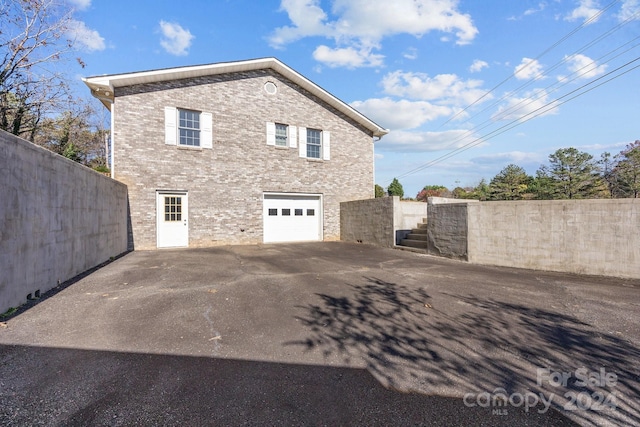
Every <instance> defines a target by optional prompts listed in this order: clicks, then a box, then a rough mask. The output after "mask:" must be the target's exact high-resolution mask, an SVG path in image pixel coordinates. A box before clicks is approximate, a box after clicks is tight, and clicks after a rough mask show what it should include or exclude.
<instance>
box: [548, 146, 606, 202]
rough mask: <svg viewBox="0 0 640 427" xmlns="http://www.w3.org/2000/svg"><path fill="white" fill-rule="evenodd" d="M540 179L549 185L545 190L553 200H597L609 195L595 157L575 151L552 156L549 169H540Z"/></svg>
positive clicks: (562, 150) (562, 149)
mask: <svg viewBox="0 0 640 427" xmlns="http://www.w3.org/2000/svg"><path fill="white" fill-rule="evenodd" d="M537 175H538V179H539V180H540V182H542V183H545V184H548V185H549V186H548V189H546V190H548V191H550V195H551V198H554V199H587V198H598V197H603V196H606V194H607V190H606V186H605V185H604V181H603V180H602V177H601V176H600V171H599V168H598V165H597V163H596V161H595V160H594V159H593V156H592V155H591V154H589V153H585V152H582V151H578V150H577V149H575V148H573V147H571V148H561V149H559V150H557V151H556V152H555V153H553V154H550V155H549V166H541V167H540V169H539V170H538V173H537Z"/></svg>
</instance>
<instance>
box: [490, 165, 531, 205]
mask: <svg viewBox="0 0 640 427" xmlns="http://www.w3.org/2000/svg"><path fill="white" fill-rule="evenodd" d="M531 180H532V178H531V177H530V176H529V175H527V172H526V171H525V170H524V169H523V168H521V167H520V166H516V165H514V164H510V165H508V166H507V167H505V168H504V169H502V170H501V171H500V172H499V173H498V174H497V175H496V176H495V177H493V179H492V180H491V183H490V184H489V190H490V197H491V199H492V200H520V199H522V198H523V196H524V194H525V193H527V192H528V189H529V184H530V182H531Z"/></svg>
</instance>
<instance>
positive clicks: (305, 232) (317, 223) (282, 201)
mask: <svg viewBox="0 0 640 427" xmlns="http://www.w3.org/2000/svg"><path fill="white" fill-rule="evenodd" d="M320 206H321V205H320V196H306V195H305V196H294V195H266V194H265V196H264V209H263V211H264V212H263V216H264V242H265V243H272V242H305V241H318V240H321V239H322V233H321V227H322V216H321V211H320Z"/></svg>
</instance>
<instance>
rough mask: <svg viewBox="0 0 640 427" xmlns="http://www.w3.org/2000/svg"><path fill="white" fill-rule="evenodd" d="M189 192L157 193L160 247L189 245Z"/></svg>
mask: <svg viewBox="0 0 640 427" xmlns="http://www.w3.org/2000/svg"><path fill="white" fill-rule="evenodd" d="M188 207H189V206H188V203H187V193H178V192H176V193H164V192H158V193H157V212H158V217H157V227H158V233H157V234H158V235H157V238H158V247H159V248H178V247H186V246H189V222H188V219H189V217H188V212H189V209H188Z"/></svg>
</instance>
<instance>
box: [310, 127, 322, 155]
mask: <svg viewBox="0 0 640 427" xmlns="http://www.w3.org/2000/svg"><path fill="white" fill-rule="evenodd" d="M320 153H322V131H319V130H317V129H307V157H308V158H310V159H319V158H320Z"/></svg>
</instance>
